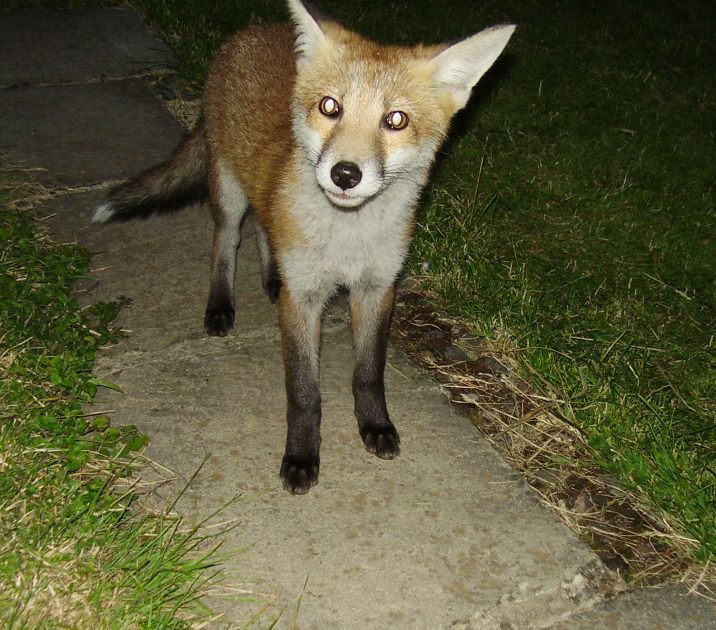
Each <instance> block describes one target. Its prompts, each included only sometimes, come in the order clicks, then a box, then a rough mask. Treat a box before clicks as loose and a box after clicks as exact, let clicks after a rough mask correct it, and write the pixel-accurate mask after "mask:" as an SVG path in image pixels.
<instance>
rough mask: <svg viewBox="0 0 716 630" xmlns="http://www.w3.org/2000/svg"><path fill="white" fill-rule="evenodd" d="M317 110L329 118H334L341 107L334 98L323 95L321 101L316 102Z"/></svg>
mask: <svg viewBox="0 0 716 630" xmlns="http://www.w3.org/2000/svg"><path fill="white" fill-rule="evenodd" d="M318 110H319V111H320V112H321V114H323V115H324V116H328V117H329V118H335V117H336V116H338V114H339V113H340V111H341V108H340V107H339V105H338V101H337V100H336V99H335V98H332V97H330V96H324V97H323V98H322V99H321V102H320V103H319V104H318Z"/></svg>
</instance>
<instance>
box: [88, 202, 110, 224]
mask: <svg viewBox="0 0 716 630" xmlns="http://www.w3.org/2000/svg"><path fill="white" fill-rule="evenodd" d="M113 216H114V209H113V208H112V204H111V203H110V202H109V201H106V202H105V203H103V204H100V205H99V206H97V207H96V208H95V209H94V212H93V213H92V223H107V221H109V220H110V219H111V218H112V217H113Z"/></svg>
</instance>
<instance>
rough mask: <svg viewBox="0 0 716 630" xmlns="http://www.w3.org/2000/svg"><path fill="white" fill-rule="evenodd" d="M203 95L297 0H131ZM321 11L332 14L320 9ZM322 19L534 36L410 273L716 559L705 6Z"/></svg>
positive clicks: (521, 8)
mask: <svg viewBox="0 0 716 630" xmlns="http://www.w3.org/2000/svg"><path fill="white" fill-rule="evenodd" d="M135 4H136V5H137V6H141V7H143V9H144V10H145V11H146V13H147V15H148V17H149V20H150V23H151V24H152V25H153V26H154V27H155V28H156V29H157V30H158V32H160V33H161V34H162V36H163V37H164V38H165V39H166V40H167V41H168V42H169V43H170V44H171V46H172V47H173V49H174V51H175V53H176V55H177V60H178V61H177V69H178V71H179V75H180V78H182V80H183V81H184V82H185V83H187V84H188V85H193V86H194V87H199V86H201V84H202V83H203V80H204V76H205V73H206V68H207V64H208V61H209V59H210V58H211V56H212V54H213V53H214V51H215V50H216V48H217V46H218V45H219V43H220V42H221V41H222V40H223V39H224V38H225V36H226V35H227V34H228V33H230V32H231V31H233V30H234V29H235V28H238V27H242V26H244V25H246V24H248V23H256V22H262V21H272V20H282V19H285V14H286V12H285V8H284V5H283V2H282V1H281V0H266V1H264V2H256V3H251V4H250V5H248V4H246V3H236V2H231V1H229V0H219V1H217V2H213V3H211V4H210V6H206V5H205V4H204V3H203V2H199V1H198V0H189V1H184V0H136V2H135ZM319 4H326V3H319ZM448 5H449V10H446V5H445V3H434V2H427V1H426V0H421V1H416V2H412V3H410V4H409V5H405V4H403V5H393V4H390V3H388V4H386V3H383V2H379V1H377V0H368V1H366V2H363V3H361V10H360V11H359V12H356V11H355V6H354V5H351V4H340V3H339V4H335V5H333V6H330V7H329V6H328V5H326V7H327V8H328V9H329V10H330V11H331V13H332V14H333V15H334V16H335V17H336V18H337V19H339V20H341V21H343V23H345V24H346V25H347V26H350V27H352V28H355V29H356V30H359V31H361V32H363V33H365V34H367V35H369V36H372V37H374V38H376V39H379V40H383V41H393V42H416V41H426V42H434V41H442V40H450V39H453V38H457V37H460V36H464V35H467V34H469V33H471V32H474V31H476V30H479V29H480V28H482V27H484V26H488V25H491V24H494V23H498V22H503V21H507V20H510V21H515V22H517V23H518V24H519V25H520V26H519V28H518V30H517V33H516V35H515V36H514V38H513V41H512V42H511V43H510V45H509V47H508V52H507V54H506V55H505V56H504V57H503V59H502V60H500V61H499V62H498V64H497V66H496V67H495V68H494V70H493V71H492V72H491V73H489V74H488V76H487V77H486V78H485V79H484V80H483V82H482V84H481V85H480V86H479V88H478V90H477V95H476V96H475V97H474V98H473V100H472V102H471V104H470V106H469V107H468V109H467V110H466V111H464V112H463V113H461V115H460V116H459V117H458V119H457V120H456V123H455V125H454V133H453V134H452V136H451V138H450V140H449V142H448V143H447V145H446V147H445V148H444V151H443V155H442V156H441V159H440V160H439V161H438V164H437V167H436V169H435V176H434V179H433V183H432V185H431V186H430V187H429V189H428V190H427V191H426V195H425V198H424V201H423V203H422V205H421V210H420V226H419V229H418V232H417V236H416V242H415V245H414V247H413V250H412V257H411V266H412V268H413V269H414V270H416V271H417V270H418V269H420V268H421V267H424V266H427V269H428V278H427V280H426V287H427V288H429V289H431V290H432V291H433V292H435V294H437V295H438V296H439V300H440V301H441V305H442V306H445V307H447V308H448V309H450V310H451V311H453V312H455V313H458V314H460V315H462V316H464V317H465V318H466V319H467V320H468V321H469V322H471V323H472V325H473V326H474V328H475V329H476V330H478V331H480V332H481V333H482V334H484V335H486V336H487V337H491V338H493V339H501V340H503V341H504V340H509V343H510V345H511V347H513V348H517V349H518V352H517V355H518V356H519V358H520V359H521V360H522V361H524V362H525V363H529V364H531V365H532V366H533V367H534V368H536V369H537V370H538V371H539V372H540V373H541V374H542V375H543V376H544V378H545V379H546V380H547V381H549V382H550V383H552V385H553V386H554V387H556V388H557V389H558V390H559V391H560V392H561V394H562V395H563V396H564V397H565V399H566V400H567V403H566V404H565V405H564V406H563V408H562V409H561V411H562V413H563V414H564V415H566V416H567V417H569V418H570V419H572V420H573V421H574V422H575V423H576V424H577V425H578V426H579V427H580V428H581V429H582V430H583V432H584V433H585V435H586V436H587V439H588V441H589V444H590V445H591V448H592V453H593V461H592V462H588V463H587V464H588V465H590V466H591V465H594V464H596V465H597V466H599V467H601V468H602V469H603V470H605V471H607V472H609V473H610V474H614V475H616V476H618V477H619V479H620V480H621V482H622V483H623V484H624V485H626V486H627V487H629V488H632V489H636V490H638V491H640V493H641V495H642V496H643V497H644V498H645V500H646V501H647V502H649V503H650V504H651V505H652V506H653V507H654V508H657V509H659V510H664V511H665V512H667V513H668V514H669V515H670V518H671V519H672V520H673V522H674V523H675V524H676V526H677V529H679V531H680V532H681V533H682V534H684V535H686V536H689V537H691V538H693V539H694V540H695V541H696V543H695V546H694V553H695V555H696V556H697V557H699V558H701V559H706V558H708V557H710V556H713V554H714V553H716V471H715V469H714V461H715V460H716V413H715V408H714V390H715V389H716V385H715V384H716V368H715V366H716V360H715V359H716V357H715V356H714V355H715V352H716V351H715V349H714V340H713V331H714V330H716V317H715V316H716V313H715V310H716V306H715V303H716V300H715V297H714V296H715V293H716V289H715V278H716V275H715V272H714V259H716V248H715V246H714V235H715V234H716V225H715V223H716V218H715V217H716V213H715V212H714V191H713V177H714V172H716V165H715V164H714V162H715V158H716V140H715V129H716V128H715V127H714V124H713V121H714V120H716V102H715V101H714V99H713V94H714V93H716V79H715V77H714V74H713V72H712V71H711V65H712V62H713V59H716V40H714V38H713V36H712V33H711V28H712V25H713V24H714V22H716V9H715V8H713V7H712V6H711V4H709V3H705V2H699V1H697V0H690V1H688V0H687V1H686V2H682V3H679V4H678V6H676V5H674V4H673V3H670V2H665V1H657V2H651V1H650V2H647V1H646V0H642V1H639V0H637V1H635V2H631V3H619V2H613V1H607V2H587V1H577V2H571V3H566V4H565V3H558V2H552V3H549V2H547V3H535V2H531V1H530V0H506V1H505V2H501V3H489V2H488V3H473V2H458V1H457V0H454V1H452V2H449V3H448Z"/></svg>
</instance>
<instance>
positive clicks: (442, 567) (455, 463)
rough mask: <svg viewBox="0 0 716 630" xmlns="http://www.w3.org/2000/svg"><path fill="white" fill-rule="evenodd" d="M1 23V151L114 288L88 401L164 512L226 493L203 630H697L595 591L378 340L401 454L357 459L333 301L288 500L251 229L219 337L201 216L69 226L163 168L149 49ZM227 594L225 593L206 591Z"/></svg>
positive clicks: (165, 117) (594, 574)
mask: <svg viewBox="0 0 716 630" xmlns="http://www.w3.org/2000/svg"><path fill="white" fill-rule="evenodd" d="M0 18H1V19H0V87H1V88H2V89H0V120H1V121H2V124H1V125H0V150H1V151H3V152H4V153H6V154H7V160H8V161H9V162H10V164H11V165H15V166H18V167H22V168H26V169H28V171H27V173H28V176H30V177H33V178H34V179H36V180H37V181H39V182H42V183H44V184H45V185H47V186H50V187H53V188H55V189H58V190H60V189H75V190H77V189H79V190H81V191H82V192H70V191H69V190H68V192H67V194H63V195H60V196H59V197H58V198H57V199H56V200H55V201H53V202H52V203H51V204H50V205H49V206H48V207H46V208H45V209H44V210H43V212H45V213H47V214H50V215H52V218H51V221H50V223H51V227H52V230H53V231H54V233H55V235H56V236H57V237H58V238H60V239H75V238H76V239H78V240H79V241H80V242H81V243H82V244H83V245H85V246H86V247H87V248H89V249H90V250H91V251H92V252H94V254H95V257H94V264H93V267H94V274H93V281H92V283H91V284H90V285H89V291H88V293H87V295H86V296H85V299H87V300H91V301H96V300H112V299H117V298H119V297H120V296H121V297H125V298H128V299H129V300H130V303H129V305H128V306H127V307H126V308H125V309H123V311H122V313H121V315H120V318H119V323H120V324H121V325H122V327H123V328H124V329H126V330H127V335H126V337H125V338H124V339H122V340H121V341H120V343H118V344H116V345H113V346H111V347H108V348H106V349H104V350H103V351H102V352H101V353H100V355H99V358H98V361H97V366H96V370H97V373H98V374H99V375H101V376H102V377H104V378H108V379H110V380H112V381H114V382H116V383H118V384H119V385H120V386H121V387H122V390H123V393H121V394H118V393H113V392H103V393H102V394H101V396H100V397H99V399H98V401H97V403H96V404H97V406H98V408H111V409H113V413H112V417H113V422H119V423H133V424H136V425H137V426H138V427H140V429H141V430H142V431H144V432H146V433H147V435H148V436H149V437H150V439H151V443H150V446H149V448H148V452H147V454H148V455H149V457H151V458H152V459H154V460H155V461H157V462H159V463H161V464H162V465H163V466H165V467H166V468H168V469H170V470H171V471H173V473H174V474H175V475H176V477H177V480H176V481H175V482H172V483H170V484H166V485H164V486H162V487H161V488H160V489H159V491H158V492H159V493H160V494H162V496H164V497H166V498H167V500H168V499H170V498H171V497H173V496H175V495H176V493H177V492H179V490H180V489H181V488H182V486H183V484H184V483H185V482H186V480H189V479H190V478H191V477H192V476H193V475H194V473H195V472H196V471H197V470H199V472H198V474H197V475H196V478H195V479H194V481H193V482H192V484H191V485H190V486H189V488H188V489H187V491H186V492H185V494H184V495H183V498H182V500H181V501H180V503H179V507H180V509H181V511H182V512H183V513H184V514H185V515H186V517H187V518H188V519H189V520H192V521H196V522H199V521H201V520H203V519H204V518H206V517H208V516H210V515H212V514H213V513H214V512H215V511H216V510H218V509H219V508H221V507H222V506H225V507H224V508H223V510H222V511H221V512H220V513H219V514H218V515H217V516H214V517H212V518H211V520H210V522H211V523H220V522H225V521H231V520H232V519H236V520H237V521H238V526H237V527H236V528H234V529H233V530H232V531H230V532H229V533H228V534H227V535H226V537H225V539H226V542H225V544H224V546H223V551H224V552H225V553H227V557H226V564H225V572H226V576H227V579H226V583H227V586H229V587H231V588H227V589H225V593H224V595H223V596H216V597H213V598H211V600H210V603H211V605H212V606H214V607H215V608H216V609H217V610H222V611H226V617H225V619H224V621H223V622H221V623H219V622H217V623H216V627H241V626H243V625H246V624H248V623H249V622H251V621H253V622H254V623H255V624H256V625H257V626H258V627H267V626H268V625H269V624H270V623H271V620H272V619H275V618H276V617H277V616H279V615H280V620H279V623H278V627H281V628H283V627H286V628H288V627H296V628H316V629H322V628H346V629H352V628H361V629H373V628H410V629H420V628H425V629H437V628H455V629H457V628H462V629H481V628H488V629H491V628H495V629H497V628H500V629H505V628H533V627H535V628H537V627H554V628H585V629H586V628H657V627H670V628H694V629H695V628H700V629H703V628H716V621H715V620H716V615H714V608H713V607H712V606H711V605H710V604H709V603H707V602H705V600H703V599H700V598H696V597H685V596H681V595H682V594H683V593H682V591H680V590H679V589H678V588H676V587H663V588H662V589H660V590H656V591H636V592H632V593H627V594H621V595H618V596H616V597H615V598H613V599H611V600H609V601H605V598H606V595H607V594H608V592H614V591H615V590H619V588H620V587H621V584H620V583H619V580H618V579H617V578H616V577H615V576H613V575H610V574H609V573H608V572H607V571H606V570H605V569H604V568H603V566H602V564H601V563H600V561H599V560H598V559H597V557H596V556H595V554H594V553H593V552H592V551H591V550H590V549H588V548H587V547H585V546H584V545H583V544H582V543H581V542H580V541H579V540H578V539H577V538H575V537H574V536H573V535H572V534H571V533H570V532H569V531H568V530H567V529H566V528H565V527H564V526H563V525H562V524H561V523H559V522H558V521H557V520H556V519H555V518H554V517H553V516H552V515H551V514H550V513H549V512H548V511H547V510H546V509H544V508H543V507H542V506H541V505H540V504H539V502H538V500H537V498H536V496H535V494H534V493H533V492H532V491H531V490H530V489H529V488H528V487H527V486H526V485H525V484H524V483H523V482H522V481H521V480H520V479H519V476H518V475H517V474H516V473H515V472H514V471H513V470H512V469H510V468H509V466H507V465H506V464H505V463H504V462H503V461H502V460H501V458H500V457H499V456H498V455H497V454H496V453H495V452H493V450H492V449H491V448H490V446H489V445H488V444H487V442H486V441H485V440H484V439H483V438H482V437H481V435H480V434H479V433H478V432H477V431H476V430H475V429H474V428H473V427H472V425H471V424H470V423H469V422H468V421H467V420H466V419H465V418H463V417H461V416H460V415H458V414H456V413H455V412H454V411H453V410H452V409H451V407H450V406H449V405H448V404H447V402H446V401H445V400H444V398H443V397H442V395H441V394H440V391H439V388H438V387H437V385H436V384H435V383H433V382H432V381H430V380H428V379H427V378H426V377H425V376H424V375H422V374H420V373H418V372H417V371H416V370H415V369H414V368H413V367H411V366H410V365H409V364H408V362H407V361H406V359H405V358H404V357H403V356H402V354H401V352H400V350H399V349H396V348H393V349H391V351H390V354H389V368H388V370H387V372H388V374H387V389H388V404H389V407H390V409H392V417H393V419H394V421H395V423H396V425H397V427H398V429H399V430H400V433H401V437H402V443H401V447H402V454H401V456H400V457H399V458H398V459H396V460H394V461H382V460H379V459H377V458H375V457H373V456H372V455H370V454H369V453H367V452H366V451H365V450H364V449H363V448H362V445H361V441H360V438H359V436H358V432H357V428H356V423H355V419H354V418H353V413H352V408H353V405H352V400H351V395H350V375H351V369H352V349H351V341H350V335H349V326H348V323H347V315H346V309H345V305H344V304H342V303H341V302H340V301H339V302H338V303H337V304H335V305H334V306H333V307H332V308H331V309H330V311H329V312H328V313H327V315H326V318H325V330H324V336H323V357H322V392H323V405H324V414H323V417H324V420H323V427H322V429H323V444H322V452H321V455H322V458H321V459H322V462H321V465H322V468H321V478H320V481H319V484H318V486H317V487H315V488H314V489H312V490H311V492H310V493H309V494H308V495H306V496H301V497H294V496H291V495H289V494H288V493H286V492H285V491H284V490H283V489H282V488H281V483H280V481H279V478H278V470H279V465H280V461H281V456H282V449H283V445H284V440H285V425H284V414H285V409H284V405H285V397H284V392H283V370H282V366H281V360H280V348H279V335H278V328H277V325H276V319H277V318H276V310H275V308H274V307H273V306H272V305H270V304H269V302H268V300H267V299H266V298H265V296H264V295H263V293H262V292H261V288H260V277H259V270H258V259H257V252H256V247H255V243H254V238H253V231H252V230H251V226H250V225H246V226H245V229H244V243H243V247H242V250H241V255H240V263H239V269H238V277H239V280H238V283H239V286H238V309H237V322H236V331H235V333H234V334H232V335H230V336H229V337H226V338H210V337H207V336H206V335H205V334H204V332H203V328H202V315H203V310H204V305H205V299H206V295H207V289H208V284H207V283H208V256H209V248H210V234H211V225H210V219H209V216H208V213H207V212H206V211H204V210H200V209H192V210H187V211H185V212H183V213H181V214H178V215H175V216H171V217H159V218H152V219H150V220H148V221H145V222H138V223H129V224H124V225H108V226H94V225H90V224H89V217H90V212H91V209H92V207H93V206H94V204H95V203H96V202H97V201H98V199H99V198H100V197H101V195H102V188H104V187H106V185H107V183H108V182H111V181H114V180H117V179H121V178H125V177H128V176H130V175H131V174H133V173H136V172H137V171H138V170H141V169H142V168H144V167H146V166H148V165H149V164H152V163H153V162H155V161H157V160H158V159H161V157H162V156H165V155H166V154H167V153H168V152H169V151H171V149H172V148H173V146H174V145H175V143H176V142H177V141H178V139H179V138H180V136H181V130H180V128H179V126H178V125H177V124H176V123H175V122H174V120H173V119H172V118H171V116H170V115H169V114H168V113H167V111H166V110H165V108H164V107H163V105H162V103H161V102H160V101H159V99H158V98H156V97H155V96H154V95H153V94H152V92H151V90H150V89H149V87H148V82H147V81H146V80H145V79H143V78H142V77H143V76H144V75H146V74H148V73H149V72H150V71H151V69H152V68H155V67H156V64H157V62H158V60H159V59H161V56H162V55H163V54H164V53H165V51H164V48H163V46H162V45H161V43H159V42H158V41H157V40H155V39H154V38H153V37H151V35H149V34H148V33H147V32H146V30H145V29H144V27H143V26H142V23H141V21H140V19H139V18H138V17H137V16H136V15H134V14H132V13H129V12H125V11H118V10H105V9H94V10H75V11H25V12H13V13H6V14H0ZM202 462H203V466H202ZM237 496H238V497H240V499H239V500H237V501H234V502H231V500H232V499H233V498H235V497H237ZM227 502H228V503H229V505H226V504H227ZM228 552H231V553H228ZM237 591H241V592H242V593H243V595H244V597H242V598H241V599H240V600H239V599H237V597H236V596H233V597H227V596H226V593H229V592H237Z"/></svg>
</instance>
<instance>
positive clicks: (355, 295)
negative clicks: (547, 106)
mask: <svg viewBox="0 0 716 630" xmlns="http://www.w3.org/2000/svg"><path fill="white" fill-rule="evenodd" d="M288 8H289V10H290V12H291V16H292V19H293V26H292V27H291V26H289V25H273V26H257V27H251V28H248V29H246V30H243V31H240V32H238V33H236V34H235V35H234V36H233V37H232V38H231V39H230V40H229V41H228V42H227V43H226V44H225V45H224V47H223V48H222V49H221V51H220V52H219V54H218V56H217V57H216V59H215V60H214V62H213V65H212V67H211V71H210V73H209V77H208V79H207V84H206V90H205V94H204V101H203V112H202V116H201V119H200V120H199V122H198V124H197V126H196V128H195V129H194V131H193V133H192V134H191V135H190V136H188V137H187V138H186V139H185V140H184V142H183V143H182V144H181V145H180V146H179V147H178V148H177V150H176V151H175V152H174V154H173V155H172V156H171V157H170V158H169V159H168V160H167V161H166V162H164V163H162V164H160V165H159V166H155V167H154V168H152V169H150V170H148V171H146V172H144V173H143V174H141V175H139V176H138V177H137V178H136V179H134V180H132V181H130V182H128V183H126V184H124V185H122V186H120V187H118V188H116V189H115V190H113V191H112V192H110V194H109V196H108V198H107V200H106V201H105V202H104V203H102V204H101V205H100V206H98V207H97V208H96V209H95V212H94V215H93V221H94V222H99V223H102V222H106V221H123V220H127V219H131V218H135V217H146V216H148V215H150V214H152V213H154V212H167V211H173V210H176V209H178V208H180V207H182V206H184V205H186V204H188V203H191V202H196V201H200V200H203V199H205V198H207V197H208V199H209V202H210V207H211V212H212V216H213V219H214V225H215V227H214V239H213V250H212V259H211V260H212V262H211V284H210V290H209V300H208V304H207V306H206V313H205V315H204V327H205V328H206V331H207V333H208V334H210V335H219V336H222V335H226V334H227V333H228V332H229V330H230V329H231V328H232V326H233V324H234V272H235V269H236V254H237V249H238V246H239V227H240V224H241V221H242V218H243V216H244V214H245V213H246V211H247V209H248V208H249V206H250V207H251V208H252V209H253V210H254V211H255V213H256V215H257V218H258V221H257V236H258V244H259V252H260V256H261V265H262V279H263V285H264V289H265V290H266V292H267V293H268V296H269V298H270V299H271V301H272V302H278V308H279V318H280V324H281V337H282V348H283V361H284V368H285V376H286V395H287V400H288V409H287V412H286V415H287V421H288V435H287V438H286V451H285V454H284V457H283V462H282V464H281V473H280V474H281V478H282V480H283V485H284V487H285V488H286V489H287V490H289V491H290V492H292V493H295V494H302V493H305V492H307V491H308V490H309V489H310V488H311V486H313V485H314V484H315V483H316V482H317V480H318V469H319V445H320V441H321V438H320V432H319V427H320V423H321V396H320V391H319V382H318V379H319V339H320V327H321V315H322V312H323V310H324V307H325V305H326V302H327V300H328V299H329V298H330V297H331V295H332V294H333V293H334V292H335V291H336V289H337V288H339V287H344V288H346V289H348V291H349V295H350V297H349V302H350V313H351V321H352V328H353V338H354V346H355V354H356V362H355V369H354V372H353V394H354V398H355V415H356V418H357V420H358V430H359V432H360V436H361V438H362V440H363V443H364V444H365V447H366V449H368V451H370V452H371V453H374V454H375V455H377V456H378V457H381V458H384V459H392V458H394V457H396V456H397V455H398V454H399V452H400V447H399V444H400V439H399V437H398V433H397V431H396V429H395V427H394V426H393V423H392V422H391V421H390V418H389V416H388V410H387V408H386V404H385V393H384V384H383V372H384V369H385V355H386V345H387V341H388V329H389V326H390V319H391V315H392V310H393V301H394V295H395V288H394V285H395V283H396V279H397V277H398V275H399V273H400V271H401V267H402V265H403V261H404V259H405V256H406V253H407V251H408V247H409V244H410V240H411V235H412V232H413V223H414V218H413V215H414V210H415V205H416V201H417V199H418V196H419V194H420V191H421V189H422V188H423V186H424V184H425V182H426V180H427V177H428V174H429V171H430V167H431V164H432V162H433V159H434V157H435V152H436V151H437V149H438V147H439V146H440V144H441V142H442V141H443V139H444V138H445V135H446V133H447V130H448V125H449V123H450V119H451V117H452V116H453V115H454V114H455V112H457V111H458V110H460V109H461V108H462V107H464V106H465V104H466V103H467V101H468V99H469V98H470V92H471V90H472V88H473V86H474V85H475V84H476V83H477V82H478V80H479V79H480V77H481V76H482V75H483V74H484V73H485V72H486V71H487V69H488V68H489V67H490V66H491V65H492V64H493V63H494V61H495V59H497V57H498V56H499V55H500V53H501V52H502V50H503V48H504V47H505V46H506V44H507V42H508V40H509V39H510V36H511V35H512V33H513V31H514V29H515V27H514V25H511V24H505V25H501V26H496V27H493V28H489V29H486V30H484V31H482V32H480V33H478V34H477V35H473V36H472V37H468V38H467V39H464V40H462V41H459V42H457V43H455V44H452V45H436V46H414V47H405V46H384V45H379V44H376V43H374V42H371V41H369V40H367V39H365V38H363V37H361V36H360V35H357V34H355V33H353V32H351V31H348V30H346V29H345V28H344V27H342V26H341V25H339V24H338V23H336V22H335V21H333V20H331V19H330V18H327V17H326V16H324V15H322V14H320V13H318V12H317V11H316V10H315V9H314V8H312V7H310V6H309V5H308V4H304V3H303V2H301V0H288Z"/></svg>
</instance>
